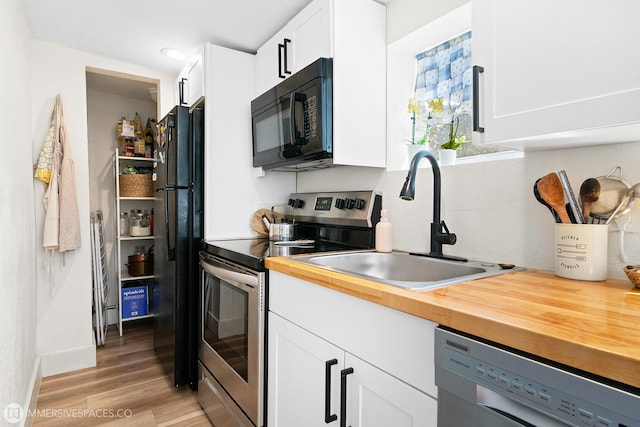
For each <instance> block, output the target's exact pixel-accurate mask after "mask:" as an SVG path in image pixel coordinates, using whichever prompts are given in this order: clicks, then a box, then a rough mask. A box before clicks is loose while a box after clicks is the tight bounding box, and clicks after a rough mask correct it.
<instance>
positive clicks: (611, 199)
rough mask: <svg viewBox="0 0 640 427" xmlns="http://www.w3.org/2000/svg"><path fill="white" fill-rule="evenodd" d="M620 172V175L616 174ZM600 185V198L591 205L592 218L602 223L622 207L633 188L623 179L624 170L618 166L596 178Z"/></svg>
mask: <svg viewBox="0 0 640 427" xmlns="http://www.w3.org/2000/svg"><path fill="white" fill-rule="evenodd" d="M616 171H618V175H617V176H616V175H615V173H616ZM596 179H597V180H598V182H599V183H600V197H598V200H597V201H595V202H593V203H591V212H590V216H591V217H592V218H593V219H594V221H593V222H595V221H597V222H598V223H602V222H604V221H606V220H607V219H609V217H610V216H611V215H612V214H613V212H614V211H615V210H616V208H618V206H620V203H621V202H622V200H623V199H624V198H625V196H626V195H627V193H628V192H629V189H630V188H631V186H630V185H629V183H628V182H627V181H625V180H624V179H622V168H621V167H620V166H616V167H614V168H613V169H611V171H610V172H609V173H608V174H607V175H606V176H599V177H597V178H596Z"/></svg>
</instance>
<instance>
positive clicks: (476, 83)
mask: <svg viewBox="0 0 640 427" xmlns="http://www.w3.org/2000/svg"><path fill="white" fill-rule="evenodd" d="M480 73H484V67H481V66H479V65H474V66H473V131H474V132H480V133H483V132H484V128H483V127H482V126H480Z"/></svg>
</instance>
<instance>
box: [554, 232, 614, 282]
mask: <svg viewBox="0 0 640 427" xmlns="http://www.w3.org/2000/svg"><path fill="white" fill-rule="evenodd" d="M608 232H609V226H608V225H605V224H556V241H555V273H556V275H557V276H560V277H566V278H568V279H576V280H591V281H597V280H606V279H607V246H608Z"/></svg>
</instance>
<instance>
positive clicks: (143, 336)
mask: <svg viewBox="0 0 640 427" xmlns="http://www.w3.org/2000/svg"><path fill="white" fill-rule="evenodd" d="M96 357H97V366H96V367H95V368H88V369H82V370H79V371H74V372H70V373H66V374H60V375H54V376H50V377H47V378H44V379H43V380H42V385H41V387H40V394H39V396H38V413H37V414H36V415H37V416H36V417H35V418H34V422H33V424H34V425H36V426H94V425H106V426H211V423H210V422H209V420H208V418H207V417H206V415H205V414H204V412H203V411H202V409H201V408H200V405H199V404H198V402H197V401H196V397H195V392H194V391H192V390H191V389H190V388H188V387H183V388H175V387H173V385H172V384H171V382H170V380H169V378H168V377H167V376H166V375H165V373H164V371H163V370H162V366H161V365H160V364H159V362H158V361H157V359H156V356H155V354H154V351H153V324H152V322H151V321H150V320H139V321H134V322H127V323H126V324H125V327H124V334H123V336H122V337H120V336H119V335H118V330H117V328H115V327H114V326H110V327H109V332H108V334H107V342H106V345H105V346H104V347H102V348H98V350H97V354H96Z"/></svg>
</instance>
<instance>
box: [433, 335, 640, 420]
mask: <svg viewBox="0 0 640 427" xmlns="http://www.w3.org/2000/svg"><path fill="white" fill-rule="evenodd" d="M435 339H436V347H435V363H436V385H437V386H438V426H440V427H450V426H461V427H476V426H477V427H480V426H482V427H502V426H537V427H547V426H597V427H632V426H635V427H637V426H640V394H638V390H636V389H633V388H629V390H623V389H622V388H618V387H614V386H612V385H610V384H605V383H604V382H600V381H598V380H595V379H590V378H587V377H586V376H582V375H579V374H577V373H573V372H569V370H567V369H562V368H560V367H556V366H552V365H551V364H549V363H547V362H544V361H540V360H535V359H534V357H533V356H528V355H524V354H522V353H518V352H516V351H515V350H510V349H508V348H504V347H498V346H497V345H494V344H492V343H487V342H485V341H481V340H480V339H478V338H475V337H470V336H467V335H463V334H462V333H460V332H457V331H453V330H449V329H444V328H442V327H440V328H438V329H436V336H435Z"/></svg>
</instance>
